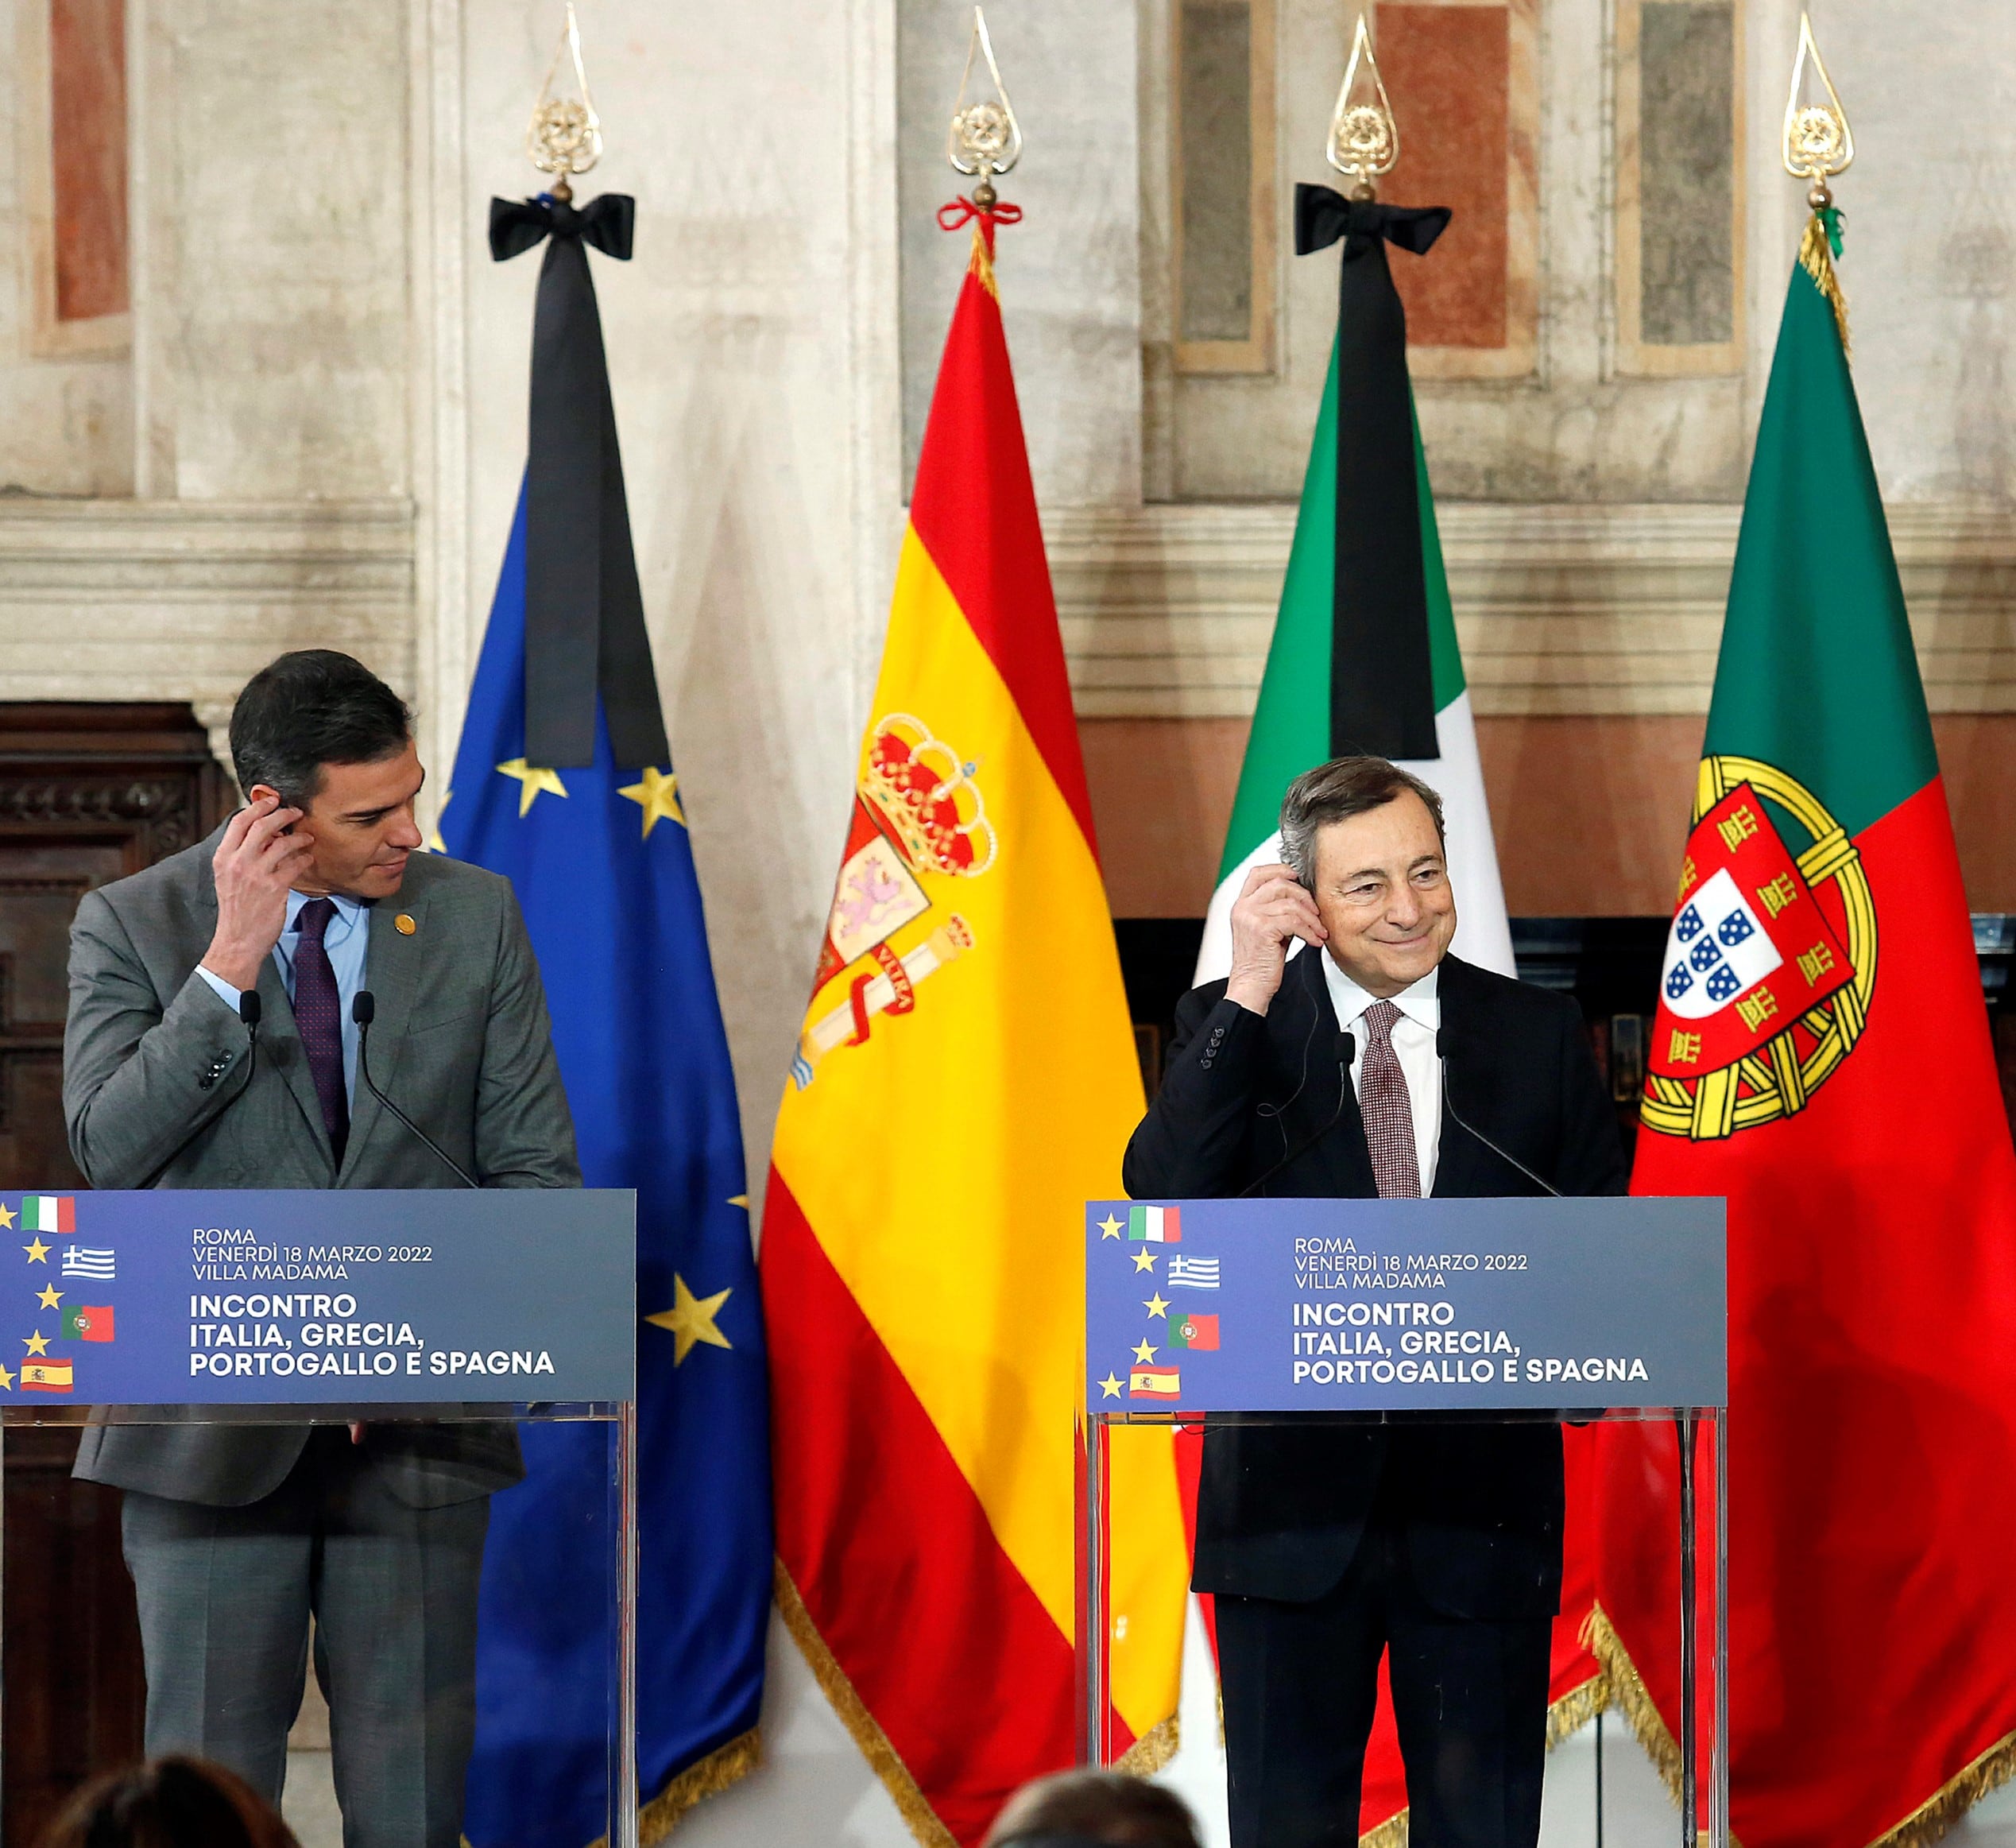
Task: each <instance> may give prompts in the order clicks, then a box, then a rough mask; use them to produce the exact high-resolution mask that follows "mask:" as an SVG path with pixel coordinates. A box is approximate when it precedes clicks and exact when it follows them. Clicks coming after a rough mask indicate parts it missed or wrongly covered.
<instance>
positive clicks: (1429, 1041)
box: [1323, 951, 1442, 1195]
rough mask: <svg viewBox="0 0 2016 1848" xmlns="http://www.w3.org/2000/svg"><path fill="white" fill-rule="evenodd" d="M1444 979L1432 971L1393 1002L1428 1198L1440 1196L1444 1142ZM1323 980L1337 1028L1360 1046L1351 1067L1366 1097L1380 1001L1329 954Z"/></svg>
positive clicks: (1396, 1046) (1398, 1050) (1354, 1086)
mask: <svg viewBox="0 0 2016 1848" xmlns="http://www.w3.org/2000/svg"><path fill="white" fill-rule="evenodd" d="M1440 974H1441V970H1439V969H1431V970H1429V971H1428V973H1427V974H1426V975H1424V976H1422V978H1421V979H1420V980H1419V981H1418V982H1415V983H1414V986H1412V987H1411V988H1403V989H1402V990H1400V992H1399V994H1396V995H1395V996H1393V997H1392V1002H1393V1005H1395V1007H1397V1008H1398V1009H1399V1010H1400V1017H1399V1019H1398V1020H1397V1021H1395V1022H1394V1023H1393V1051H1394V1053H1395V1056H1397V1057H1398V1058H1399V1061H1400V1075H1401V1076H1402V1077H1403V1078H1404V1079H1407V1102H1408V1103H1409V1104H1410V1106H1412V1108H1413V1111H1414V1160H1415V1162H1416V1164H1418V1166H1419V1168H1420V1170H1421V1191H1422V1194H1423V1195H1428V1194H1432V1193H1433V1192H1434V1191H1435V1156H1436V1154H1437V1152H1438V1149H1440V1147H1441V1139H1442V1062H1441V1060H1440V1059H1439V1058H1438V1057H1437V1056H1436V1053H1435V1034H1436V1031H1437V1029H1438V1028H1440V1027H1441V1024H1442V1004H1441V1001H1440V1000H1438V998H1437V996H1436V993H1435V982H1436V978H1437V977H1438V975H1440ZM1323 979H1324V980H1325V982H1328V983H1329V989H1330V1005H1331V1006H1332V1007H1333V1008H1335V1009H1337V1025H1339V1026H1340V1027H1341V1028H1342V1029H1344V1030H1345V1032H1348V1033H1349V1034H1350V1036H1351V1037H1352V1040H1354V1041H1355V1042H1356V1045H1357V1048H1358V1051H1357V1056H1356V1057H1355V1058H1354V1059H1353V1060H1352V1061H1351V1085H1352V1090H1353V1091H1356V1092H1357V1093H1358V1094H1360V1095H1361V1096H1362V1095H1363V1094H1364V1087H1365V1042H1366V1040H1367V1039H1368V1037H1369V1035H1370V1029H1368V1027H1367V1026H1366V1025H1365V1009H1367V1008H1368V1007H1370V1006H1371V1005H1372V1003H1373V1002H1374V1001H1376V1000H1377V999H1378V997H1377V996H1376V995H1371V994H1366V992H1365V991H1364V990H1363V989H1362V988H1360V986H1358V984H1357V983H1356V982H1353V981H1352V979H1351V978H1350V977H1349V975H1347V974H1345V972H1344V971H1343V970H1341V969H1340V968H1339V967H1337V962H1336V959H1334V958H1333V956H1332V955H1330V954H1329V951H1324V952H1323Z"/></svg>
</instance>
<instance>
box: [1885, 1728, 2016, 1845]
mask: <svg viewBox="0 0 2016 1848" xmlns="http://www.w3.org/2000/svg"><path fill="white" fill-rule="evenodd" d="M2012 1776H2016V1733H2010V1734H2006V1735H2005V1736H2004V1737H2002V1738H1999V1739H1998V1740H1997V1741H1995V1743H1994V1744H1993V1745H1991V1746H1990V1747H1989V1748H1988V1749H1987V1751H1985V1752H1983V1753H1982V1754H1981V1756H1980V1757H1978V1758H1976V1759H1975V1761H1974V1762H1973V1763H1972V1765H1968V1767H1967V1769H1965V1770H1964V1771H1963V1772H1960V1775H1959V1776H1957V1777H1955V1778H1953V1779H1952V1780H1949V1781H1948V1783H1946V1784H1944V1785H1942V1786H1941V1788H1939V1789H1938V1790H1937V1791H1936V1792H1934V1793H1933V1795H1932V1796H1929V1797H1928V1798H1927V1799H1926V1800H1925V1801H1924V1802H1923V1803H1920V1804H1919V1805H1918V1807H1917V1808H1916V1809H1914V1810H1913V1811H1912V1812H1911V1813H1910V1815H1908V1816H1906V1818H1905V1819H1904V1820H1903V1821H1902V1822H1901V1823H1898V1825H1897V1827H1895V1828H1894V1829H1892V1830H1890V1831H1888V1832H1887V1833H1886V1834H1881V1835H1879V1836H1878V1837H1877V1838H1876V1839H1875V1842H1873V1843H1871V1848H1926V1845H1927V1844H1928V1843H1929V1842H1936V1841H1937V1840H1938V1839H1939V1838H1940V1837H1941V1835H1943V1834H1945V1833H1946V1831H1948V1829H1950V1828H1951V1827H1952V1826H1953V1825H1954V1824H1955V1823H1957V1822H1958V1821H1960V1819H1961V1818H1962V1817H1963V1816H1964V1815H1966V1814H1967V1812H1968V1811H1969V1810H1970V1809H1972V1807H1974V1806H1975V1804H1976V1803H1979V1801H1980V1800H1982V1798H1983V1797H1984V1796H1987V1794H1988V1793H1989V1792H1991V1791H1994V1790H1999V1789H2000V1788H2002V1785H2004V1784H2006V1783H2007V1782H2008V1781H2009V1780H2010V1778H2011V1777H2012Z"/></svg>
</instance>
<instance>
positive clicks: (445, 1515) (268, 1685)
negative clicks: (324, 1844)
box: [123, 1425, 489, 1848]
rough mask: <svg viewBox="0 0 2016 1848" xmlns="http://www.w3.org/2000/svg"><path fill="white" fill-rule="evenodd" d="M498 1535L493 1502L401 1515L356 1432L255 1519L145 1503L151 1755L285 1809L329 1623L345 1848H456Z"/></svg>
mask: <svg viewBox="0 0 2016 1848" xmlns="http://www.w3.org/2000/svg"><path fill="white" fill-rule="evenodd" d="M488 1527H489V1497H487V1496H480V1497H477V1498H475V1499H474V1500H473V1501H459V1502H455V1503H454V1504H452V1505H450V1506H448V1507H446V1508H411V1507H408V1505H406V1504H405V1503H404V1502H403V1501H399V1500H398V1499H397V1498H396V1497H394V1496H393V1495H392V1494H389V1492H388V1491H387V1490H386V1489H385V1485H384V1483H383V1481H382V1480H381V1478H380V1475H379V1474H378V1472H377V1471H376V1470H373V1468H372V1466H371V1465H370V1460H369V1458H368V1455H367V1454H366V1451H364V1450H362V1449H361V1448H359V1447H356V1446H354V1445H353V1444H352V1443H350V1434H349V1432H347V1431H346V1430H345V1429H344V1428H342V1426H340V1425H338V1426H324V1427H321V1428H318V1429H317V1431H316V1432H315V1435H314V1436H313V1437H312V1438H311V1439H310V1440H309V1442H308V1448H307V1450H306V1451H304V1452H303V1453H302V1456H301V1460H300V1463H297V1464H296V1466H295V1467H294V1469H293V1470H292V1473H291V1474H289V1475H288V1478H287V1480H286V1481H285V1482H283V1483H281V1486H280V1487H279V1488H277V1489H276V1490H274V1491H273V1494H270V1495H268V1496H266V1497H264V1498H263V1499H262V1500H261V1501H255V1502H253V1503H252V1504H251V1505H250V1506H249V1507H245V1508H211V1507H207V1506H205V1505H202V1504H201V1503H198V1502H193V1501H167V1500H164V1499H163V1498H161V1497H158V1496H153V1495H143V1494H139V1493H138V1492H137V1491H135V1490H128V1491H127V1494H126V1508H125V1514H124V1521H123V1535H124V1539H125V1544H126V1566H127V1568H128V1570H129V1571H131V1573H132V1574H133V1588H134V1590H135V1591H136V1592H137V1594H138V1602H139V1606H140V1633H141V1645H142V1648H143V1649H144V1651H145V1656H146V1664H147V1753H148V1756H149V1757H157V1756H159V1755H160V1754H161V1753H164V1752H184V1753H194V1754H195V1755H196V1756H198V1757H203V1758H210V1759H214V1760H215V1761H217V1762H218V1763H219V1764H222V1765H229V1766H230V1769H232V1770H234V1771H235V1772H238V1774H239V1775H240V1776H242V1777H243V1778H245V1779H246V1781H247V1782H248V1783H250V1784H251V1785H252V1787H253V1789H255V1790H257V1791H259V1792H261V1793H262V1794H263V1795H265V1796H267V1797H268V1798H269V1799H270V1800H272V1801H273V1803H276V1804H277V1803H278V1802H279V1801H280V1795H281V1786H282V1784H284V1781H285V1780H286V1776H287V1734H288V1728H289V1727H290V1726H292V1724H293V1722H294V1717H295V1715H296V1714H297V1713H298V1712H299V1711H300V1705H301V1695H302V1693H303V1691H304V1687H305V1686H306V1683H307V1674H308V1619H309V1617H310V1615H311V1614H312V1615H313V1617H314V1618H315V1641H316V1647H315V1678H316V1679H317V1680H318V1681H319V1682H320V1683H321V1684H322V1688H323V1694H324V1695H326V1696H327V1699H328V1703H329V1724H330V1745H331V1761H332V1764H331V1768H332V1769H333V1771H334V1773H335V1784H336V1799H337V1801H338V1803H339V1804H340V1805H341V1806H342V1813H343V1844H344V1848H456V1845H457V1844H458V1843H459V1841H460V1840H461V1836H462V1781H463V1779H464V1777H465V1776H466V1772H467V1770H468V1765H469V1754H470V1746H471V1745H472V1743H473V1741H474V1737H475V1727H476V1591H477V1580H478V1575H479V1574H480V1572H481V1571H482V1562H483V1536H484V1533H485V1531H486V1528H488Z"/></svg>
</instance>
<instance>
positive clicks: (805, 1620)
mask: <svg viewBox="0 0 2016 1848" xmlns="http://www.w3.org/2000/svg"><path fill="white" fill-rule="evenodd" d="M777 1614H778V1615H779V1616H780V1617H782V1618H783V1619H784V1628H785V1629H787V1630H789V1631H790V1632H791V1641H793V1642H795V1643H796V1644H797V1645H798V1648H799V1653H800V1654H801V1655H803V1656H804V1658H805V1663H806V1666H807V1668H810V1669H811V1671H812V1679H814V1680H815V1681H816V1682H818V1684H819V1691H820V1692H821V1693H822V1694H823V1695H825V1696H826V1699H828V1700H830V1702H832V1703H833V1710H834V1712H835V1713H837V1714H839V1716H840V1719H841V1723H842V1725H843V1726H845V1727H846V1729H847V1730H848V1731H849V1733H851V1734H853V1740H854V1744H855V1745H857V1747H858V1748H859V1749H860V1751H861V1756H862V1757H864V1758H865V1759H866V1760H867V1761H868V1762H869V1768H870V1769H872V1770H873V1772H874V1773H875V1775H876V1776H877V1777H879V1778H880V1779H881V1780H882V1787H883V1788H884V1789H885V1790H886V1791H888V1793H889V1795H890V1796H891V1797H892V1799H893V1800H895V1803H896V1809H897V1811H898V1812H899V1813H900V1815H902V1817H903V1819H904V1822H905V1823H907V1824H908V1825H909V1827H910V1832H911V1834H913V1835H914V1836H915V1837H916V1838H917V1840H918V1842H919V1845H920V1848H959V1844H958V1841H957V1840H956V1839H955V1838H954V1836H953V1834H952V1831H950V1829H948V1828H946V1826H945V1825H944V1823H942V1822H940V1821H939V1820H938V1812H937V1811H935V1810H934V1809H933V1808H932V1807H931V1805H930V1804H929V1803H927V1802H926V1801H925V1800H924V1793H923V1791H921V1790H919V1788H917V1780H916V1779H915V1778H914V1777H912V1776H911V1775H910V1772H908V1770H907V1769H906V1768H905V1767H904V1762H903V1761H902V1760H901V1759H900V1758H899V1757H897V1756H896V1747H895V1746H893V1745H891V1744H890V1743H889V1735H888V1734H887V1733H885V1732H884V1731H883V1730H882V1728H881V1726H880V1724H879V1723H877V1722H876V1718H875V1716H874V1714H872V1713H870V1712H869V1710H868V1707H867V1704H866V1703H865V1702H864V1701H863V1700H862V1699H861V1696H860V1695H858V1694H857V1693H856V1692H855V1691H854V1684H853V1682H851V1681H849V1679H847V1672H846V1670H845V1669H844V1668H842V1667H841V1666H840V1664H839V1663H838V1661H836V1660H834V1654H833V1652H832V1650H830V1649H829V1648H827V1647H826V1638H825V1637H822V1636H821V1635H820V1634H819V1632H818V1625H816V1624H815V1623H814V1622H813V1621H812V1614H811V1612H810V1611H809V1610H807V1609H806V1608H805V1600H804V1599H803V1598H800V1597H799V1595H798V1587H797V1586H795V1585H794V1584H793V1583H791V1574H790V1573H788V1572H787V1571H785V1570H784V1561H783V1560H782V1559H780V1560H779V1561H778V1562H777Z"/></svg>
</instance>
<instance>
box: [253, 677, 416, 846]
mask: <svg viewBox="0 0 2016 1848" xmlns="http://www.w3.org/2000/svg"><path fill="white" fill-rule="evenodd" d="M412 735H413V715H412V713H411V712H409V711H408V710H407V709H406V703H405V702H404V700H403V699H400V697H399V695H397V693H395V692H393V690H392V689H391V688H389V687H388V686H387V685H386V684H385V682H384V681H383V680H380V679H379V678H378V676H377V675H376V674H374V673H373V672H371V670H370V668H367V667H366V666H365V664H363V663H362V661H353V660H351V658H350V657H349V656H348V655H346V654H338V653H336V652H335V649H327V648H304V649H296V651H295V652H294V653H292V654H284V655H282V656H281V657H280V659H279V660H278V661H275V662H273V664H271V665H270V666H269V667H265V668H261V669H260V670H259V672H257V673H256V674H254V675H253V676H252V678H251V679H250V680H248V681H246V684H245V691H244V692H242V693H241V694H239V695H238V703H237V704H236V705H235V706H234V707H232V708H231V764H232V766H233V768H234V769H236V771H237V772H238V787H239V788H241V789H242V790H244V791H245V792H246V793H247V794H248V795H250V793H251V791H252V788H253V785H255V784H259V783H265V784H269V785H271V786H272V787H273V788H275V789H277V790H278V791H279V792H280V794H281V800H283V801H284V802H285V803H286V804H287V805H288V807H289V808H306V807H307V806H308V804H309V803H310V802H311V801H313V800H314V799H315V794H316V792H318V791H319V789H320V788H321V787H322V766H323V765H324V764H375V763H377V761H379V760H380V759H381V758H382V757H397V755H398V754H399V753H400V752H401V751H402V750H404V749H405V748H406V746H407V744H408V742H409V741H410V740H411V739H412Z"/></svg>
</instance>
